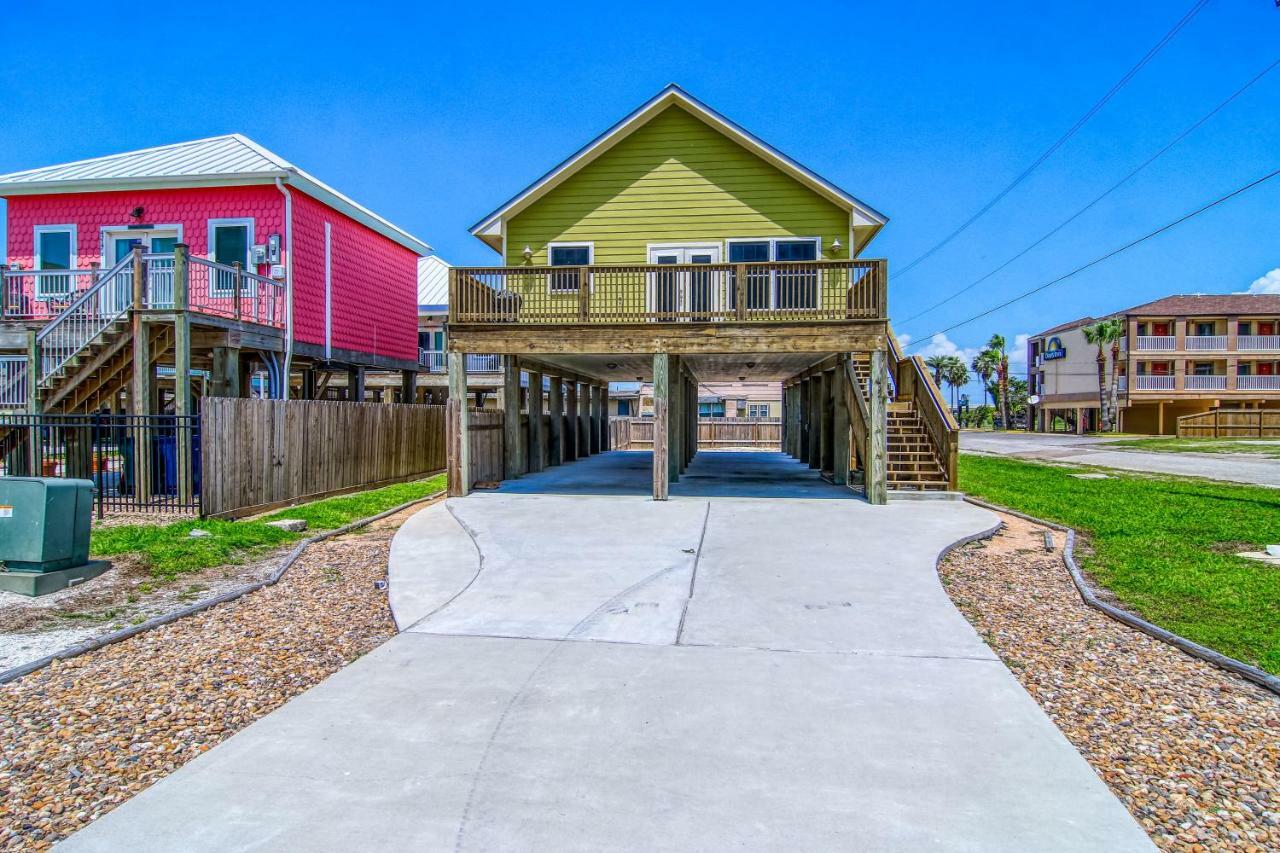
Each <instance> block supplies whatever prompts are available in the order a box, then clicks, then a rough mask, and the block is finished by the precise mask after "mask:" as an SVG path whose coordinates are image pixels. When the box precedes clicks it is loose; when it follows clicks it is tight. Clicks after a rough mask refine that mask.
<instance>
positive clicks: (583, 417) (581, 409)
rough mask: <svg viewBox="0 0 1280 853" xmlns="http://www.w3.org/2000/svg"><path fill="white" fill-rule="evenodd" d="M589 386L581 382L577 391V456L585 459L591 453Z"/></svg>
mask: <svg viewBox="0 0 1280 853" xmlns="http://www.w3.org/2000/svg"><path fill="white" fill-rule="evenodd" d="M590 422H591V386H590V385H588V384H587V383H585V382H583V383H582V386H581V388H580V389H579V392H578V417H577V420H576V421H575V423H576V424H577V426H578V458H579V459H585V458H587V457H588V456H590V455H591V453H592V448H591V429H590Z"/></svg>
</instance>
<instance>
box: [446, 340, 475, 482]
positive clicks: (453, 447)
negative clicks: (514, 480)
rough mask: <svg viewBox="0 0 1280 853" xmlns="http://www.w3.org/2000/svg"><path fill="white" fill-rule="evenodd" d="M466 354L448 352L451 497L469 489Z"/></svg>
mask: <svg viewBox="0 0 1280 853" xmlns="http://www.w3.org/2000/svg"><path fill="white" fill-rule="evenodd" d="M465 359H466V356H465V355H464V354H463V353H460V352H451V353H449V356H448V365H449V400H448V402H446V403H445V429H446V431H447V433H448V434H447V436H446V439H447V442H448V445H447V449H448V455H447V465H448V491H449V495H450V497H463V496H464V495H466V494H468V493H469V492H470V491H471V437H470V436H469V435H468V434H467V430H468V428H469V422H470V417H469V414H468V412H469V409H468V407H467V367H466V361H465Z"/></svg>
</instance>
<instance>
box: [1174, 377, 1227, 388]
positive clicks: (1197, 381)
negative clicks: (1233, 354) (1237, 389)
mask: <svg viewBox="0 0 1280 853" xmlns="http://www.w3.org/2000/svg"><path fill="white" fill-rule="evenodd" d="M1182 387H1183V388H1184V389H1186V390H1187V391H1225V390H1227V377H1226V376H1225V375H1223V376H1197V375H1195V374H1194V373H1193V374H1190V375H1188V376H1187V377H1186V378H1185V381H1184V382H1183V383H1182Z"/></svg>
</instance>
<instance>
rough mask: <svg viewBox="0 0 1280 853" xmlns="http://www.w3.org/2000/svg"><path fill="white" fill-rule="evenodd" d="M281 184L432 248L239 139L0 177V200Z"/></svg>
mask: <svg viewBox="0 0 1280 853" xmlns="http://www.w3.org/2000/svg"><path fill="white" fill-rule="evenodd" d="M277 178H279V179H280V180H281V181H282V182H283V183H286V184H288V185H290V186H291V187H295V188H297V189H299V190H301V191H302V192H304V193H306V194H307V195H309V196H312V197H313V198H315V199H317V200H319V201H321V202H323V203H324V204H327V205H328V206H329V207H332V208H334V209H335V210H338V211H341V212H342V213H345V214H346V215H347V216H350V217H351V218H352V219H354V220H356V221H357V222H360V223H361V224H363V225H365V226H367V227H369V228H371V229H373V230H374V231H377V232H378V233H379V234H382V235H383V236H384V237H387V238H389V239H391V240H394V241H395V242H397V243H399V244H400V245H402V246H404V247H406V248H408V249H412V250H413V251H415V252H417V253H418V254H421V255H425V254H427V253H428V252H430V251H431V247H430V246H428V245H427V244H426V243H424V242H423V241H422V240H419V239H418V238H417V237H414V236H413V235H412V234H410V233H409V232H407V231H405V230H404V229H402V228H400V227H398V226H396V225H394V224H393V223H391V222H389V221H388V220H386V219H384V218H383V217H381V216H379V215H378V214H376V213H374V212H373V211H372V210H369V209H368V208H367V207H364V206H363V205H361V204H359V203H358V202H356V201H355V200H353V199H352V198H350V197H349V196H346V195H344V194H342V193H340V192H338V191H337V190H335V189H334V188H333V187H331V186H329V185H328V184H326V183H324V182H323V181H321V180H320V179H319V178H316V177H314V176H313V175H310V174H308V173H307V172H304V171H303V170H302V169H299V168H298V167H297V166H295V165H293V164H292V163H290V162H289V161H288V160H285V159H284V158H283V157H281V156H279V155H278V154H274V153H272V152H271V151H268V150H267V149H266V148H263V147H262V146H261V145H259V144H257V143H256V142H254V141H253V140H251V139H249V138H248V137H245V136H242V135H240V134H238V133H231V134H227V135H225V136H211V137H209V138H208V139H196V140H192V141H190V142H178V143H175V144H173V145H161V146H158V147H156V148H144V149H142V150H140V151H126V152H124V153H122V154H110V155H108V156H106V157H94V158H91V159H89V160H76V161H74V162H72V163H62V164H59V165H55V166H42V167H40V168H37V169H26V170H24V171H21V172H10V173H9V174H7V175H0V196H20V195H44V194H49V193H68V192H110V191H113V190H114V191H119V190H131V189H175V188H180V187H200V186H245V185H252V184H270V183H273V182H274V181H275V180H276V179H277Z"/></svg>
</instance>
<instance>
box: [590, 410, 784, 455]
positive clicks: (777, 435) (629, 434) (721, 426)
mask: <svg viewBox="0 0 1280 853" xmlns="http://www.w3.org/2000/svg"><path fill="white" fill-rule="evenodd" d="M609 430H610V437H611V438H612V442H611V446H612V447H614V448H617V449H618V450H650V449H652V448H653V418H621V417H619V418H611V419H610V420H609ZM717 447H719V448H725V449H729V448H741V447H749V448H751V449H753V450H781V449H782V419H781V418H698V449H700V450H714V449H715V448H717Z"/></svg>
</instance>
